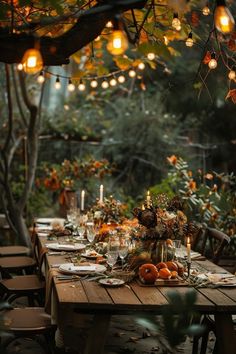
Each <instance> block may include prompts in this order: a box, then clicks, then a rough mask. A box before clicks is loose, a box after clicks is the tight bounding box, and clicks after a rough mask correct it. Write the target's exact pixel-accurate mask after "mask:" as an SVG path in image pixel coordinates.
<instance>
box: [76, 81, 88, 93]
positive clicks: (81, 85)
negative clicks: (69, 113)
mask: <svg viewBox="0 0 236 354" xmlns="http://www.w3.org/2000/svg"><path fill="white" fill-rule="evenodd" d="M85 88H86V86H85V84H84V83H83V81H80V83H79V85H78V90H79V91H84V90H85Z"/></svg>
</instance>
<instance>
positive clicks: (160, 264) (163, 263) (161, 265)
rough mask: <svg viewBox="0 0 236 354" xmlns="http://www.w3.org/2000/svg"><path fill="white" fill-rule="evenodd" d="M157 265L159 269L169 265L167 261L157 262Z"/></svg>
mask: <svg viewBox="0 0 236 354" xmlns="http://www.w3.org/2000/svg"><path fill="white" fill-rule="evenodd" d="M156 267H157V269H158V270H159V269H161V268H167V265H166V263H165V262H159V263H157V265H156Z"/></svg>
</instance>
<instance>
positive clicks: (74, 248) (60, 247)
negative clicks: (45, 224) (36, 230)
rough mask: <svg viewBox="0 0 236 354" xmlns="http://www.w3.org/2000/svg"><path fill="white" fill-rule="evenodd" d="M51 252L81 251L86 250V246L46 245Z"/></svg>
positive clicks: (76, 244) (79, 244) (75, 244)
mask: <svg viewBox="0 0 236 354" xmlns="http://www.w3.org/2000/svg"><path fill="white" fill-rule="evenodd" d="M45 246H46V247H47V248H49V249H50V250H54V251H81V250H83V249H84V248H85V245H83V244H82V243H74V244H72V245H69V244H60V243H47V244H46V245H45Z"/></svg>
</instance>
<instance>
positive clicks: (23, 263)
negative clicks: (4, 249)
mask: <svg viewBox="0 0 236 354" xmlns="http://www.w3.org/2000/svg"><path fill="white" fill-rule="evenodd" d="M36 265H37V264H36V261H35V259H34V258H32V257H28V256H14V257H13V256H12V257H0V267H1V268H2V269H4V270H6V271H8V272H9V273H16V274H32V273H33V272H34V271H35V268H36Z"/></svg>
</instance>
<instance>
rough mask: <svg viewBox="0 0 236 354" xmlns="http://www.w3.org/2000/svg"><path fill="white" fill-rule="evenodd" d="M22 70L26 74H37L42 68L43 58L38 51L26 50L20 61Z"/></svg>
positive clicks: (33, 49)
mask: <svg viewBox="0 0 236 354" xmlns="http://www.w3.org/2000/svg"><path fill="white" fill-rule="evenodd" d="M22 65H23V70H24V71H25V72H26V73H27V74H31V75H33V74H37V73H38V72H39V71H41V70H42V68H43V58H42V55H41V53H40V51H39V50H38V49H35V48H31V49H27V50H26V52H25V54H24V56H23V59H22Z"/></svg>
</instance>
